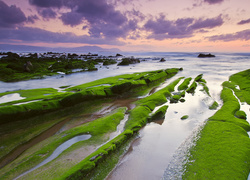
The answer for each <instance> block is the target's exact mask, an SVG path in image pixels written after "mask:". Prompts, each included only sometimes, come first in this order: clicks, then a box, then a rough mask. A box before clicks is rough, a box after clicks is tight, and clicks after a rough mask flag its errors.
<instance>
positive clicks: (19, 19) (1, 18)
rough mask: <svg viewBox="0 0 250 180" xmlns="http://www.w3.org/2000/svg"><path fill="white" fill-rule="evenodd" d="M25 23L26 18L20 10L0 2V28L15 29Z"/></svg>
mask: <svg viewBox="0 0 250 180" xmlns="http://www.w3.org/2000/svg"><path fill="white" fill-rule="evenodd" d="M25 21H26V17H25V15H24V13H23V12H22V11H21V9H20V8H18V7H16V6H15V5H11V6H8V5H7V4H5V3H4V2H3V1H1V0H0V27H15V26H16V25H18V24H21V23H23V22H25Z"/></svg>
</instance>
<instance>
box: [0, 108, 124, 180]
mask: <svg viewBox="0 0 250 180" xmlns="http://www.w3.org/2000/svg"><path fill="white" fill-rule="evenodd" d="M125 111H126V108H119V109H117V110H115V112H113V113H111V114H109V115H108V116H106V117H102V118H99V119H96V120H95V121H92V122H89V123H86V124H83V125H81V126H78V127H75V128H72V129H70V130H67V131H64V132H63V133H60V134H57V135H55V136H52V137H50V138H49V139H48V140H46V141H47V143H46V146H43V147H41V148H40V149H39V150H37V151H36V152H35V153H31V154H30V155H29V156H26V157H23V159H22V158H21V159H19V162H17V163H15V169H11V170H10V171H8V172H7V173H5V174H4V177H9V176H12V174H13V173H14V172H15V173H16V172H20V173H21V172H24V171H26V170H28V169H30V168H31V167H32V166H35V165H36V164H38V163H40V162H41V161H42V160H44V159H45V158H46V157H48V156H49V155H50V154H51V153H52V152H53V150H55V149H56V147H58V146H59V145H60V144H62V143H63V142H65V141H67V140H68V139H70V138H73V137H75V136H77V135H81V134H91V136H92V137H91V138H90V139H89V140H86V141H92V143H93V141H96V142H99V141H103V138H104V136H105V134H106V133H108V132H113V131H115V130H116V127H117V125H118V124H119V123H120V121H121V120H122V119H123V118H124V114H125ZM127 134H128V133H125V135H127ZM106 148H107V147H106V146H104V147H103V149H106ZM103 149H102V150H98V151H96V152H94V153H95V154H96V153H97V154H98V153H100V151H101V152H102V151H103ZM105 152H106V151H105ZM90 164H92V163H89V162H88V163H87V164H85V166H84V168H83V169H89V168H91V167H92V166H89V165H90ZM12 166H13V164H12ZM6 168H8V167H6ZM27 176H28V175H27ZM0 178H3V177H0Z"/></svg>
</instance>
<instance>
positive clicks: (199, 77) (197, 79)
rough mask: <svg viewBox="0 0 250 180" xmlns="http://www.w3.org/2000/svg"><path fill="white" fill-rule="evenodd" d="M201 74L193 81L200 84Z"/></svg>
mask: <svg viewBox="0 0 250 180" xmlns="http://www.w3.org/2000/svg"><path fill="white" fill-rule="evenodd" d="M202 77H203V74H199V75H198V76H196V77H195V79H194V81H196V82H200V81H201V80H202Z"/></svg>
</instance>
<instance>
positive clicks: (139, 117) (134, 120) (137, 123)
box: [125, 106, 151, 131]
mask: <svg viewBox="0 0 250 180" xmlns="http://www.w3.org/2000/svg"><path fill="white" fill-rule="evenodd" d="M149 113H151V110H150V109H149V108H147V107H146V106H137V107H135V108H134V109H132V110H131V111H130V115H129V119H128V121H127V122H126V125H125V129H130V130H133V131H138V130H140V129H141V128H142V126H144V125H145V124H146V123H147V119H148V116H149Z"/></svg>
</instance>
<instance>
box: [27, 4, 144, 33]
mask: <svg viewBox="0 0 250 180" xmlns="http://www.w3.org/2000/svg"><path fill="white" fill-rule="evenodd" d="M29 2H30V4H32V5H35V6H37V7H40V8H41V7H43V8H47V9H51V8H61V7H65V8H67V9H68V10H69V12H67V13H63V14H62V15H61V17H60V19H61V20H62V22H63V23H64V24H65V25H69V26H72V27H74V26H77V25H80V24H82V25H83V27H84V28H85V29H86V27H88V30H89V32H88V33H89V35H90V36H91V37H95V38H99V37H105V38H106V37H108V38H119V37H125V35H127V34H128V33H129V32H131V31H132V30H133V29H135V25H136V26H137V23H136V24H135V23H134V22H138V19H139V18H142V15H141V14H139V13H138V12H137V14H136V12H133V16H134V17H133V18H130V19H132V20H129V19H128V18H127V15H126V13H121V12H120V11H119V10H116V8H115V5H114V3H109V2H108V0H44V1H40V0H29ZM130 15H131V14H130ZM136 15H138V16H136ZM86 25H87V26H86Z"/></svg>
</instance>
